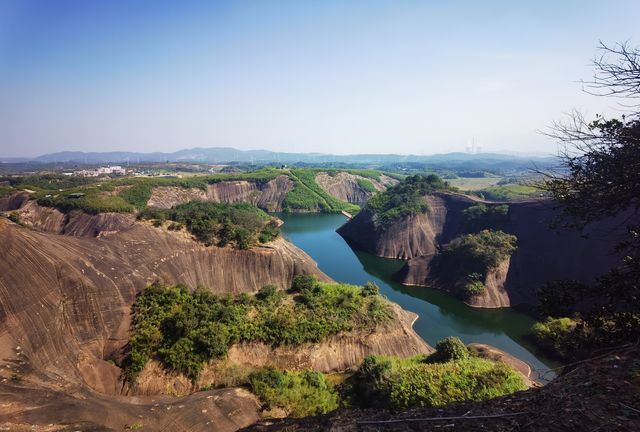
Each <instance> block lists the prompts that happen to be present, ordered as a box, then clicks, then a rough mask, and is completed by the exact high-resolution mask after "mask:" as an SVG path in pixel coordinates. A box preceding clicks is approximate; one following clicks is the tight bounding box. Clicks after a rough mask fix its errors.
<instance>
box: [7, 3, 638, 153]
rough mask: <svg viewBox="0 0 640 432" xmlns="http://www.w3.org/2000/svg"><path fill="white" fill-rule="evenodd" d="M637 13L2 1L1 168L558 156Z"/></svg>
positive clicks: (579, 7) (623, 6)
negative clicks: (85, 155)
mask: <svg viewBox="0 0 640 432" xmlns="http://www.w3.org/2000/svg"><path fill="white" fill-rule="evenodd" d="M639 23H640V2H639V1H638V0H629V1H622V0H621V1H607V2H602V1H587V0H579V1H562V0H555V1H540V0H538V1H528V2H525V1H488V0H485V1H455V2H454V1H444V0H442V1H439V2H436V1H427V0H423V1H375V0H364V1H346V0H345V1H335V2H334V1H327V0H322V1H304V0H297V1H266V0H260V1H239V0H238V1H229V2H214V1H211V0H210V1H202V2H187V1H172V2H162V1H160V0H153V1H142V0H131V1H127V2H125V1H115V0H109V1H102V0H81V1H80V0H78V1H66V0H56V1H52V0H41V1H29V0H15V1H14V0H0V156H33V155H38V154H42V153H48V152H54V151H61V150H85V151H109V150H132V151H173V150H177V149H181V148H188V147H196V146H207V147H212V146H231V147H236V148H240V149H258V148H264V149H269V150H276V151H296V152H307V151H319V152H326V153H339V154H344V153H363V152H371V153H416V154H430V153H439V152H448V151H464V149H465V148H466V147H467V146H468V145H469V143H470V141H471V139H472V138H474V137H475V140H476V142H477V143H478V144H480V145H482V146H483V148H484V150H485V151H497V150H510V151H517V152H554V150H555V144H554V143H553V142H551V141H549V140H548V139H546V138H545V137H542V136H540V135H539V134H538V133H536V130H537V129H542V128H544V127H545V126H546V125H548V124H549V123H550V122H551V121H552V120H554V119H558V118H560V117H561V116H562V114H563V113H564V112H567V111H569V110H571V109H572V108H578V109H581V110H582V111H584V112H586V113H587V114H594V113H596V112H602V111H604V110H606V109H611V108H612V107H615V106H616V101H614V100H608V99H603V98H595V97H593V96H588V95H586V94H583V93H582V92H581V85H580V84H579V83H577V81H579V80H580V79H589V78H590V77H591V75H592V73H593V70H592V67H591V65H590V60H591V59H592V58H593V57H594V55H595V54H596V50H595V47H596V46H597V44H598V40H599V39H602V40H603V41H605V42H609V43H611V42H616V41H624V40H631V42H632V44H633V43H635V44H638V45H640V35H639V34H638V32H639V31H640V25H639Z"/></svg>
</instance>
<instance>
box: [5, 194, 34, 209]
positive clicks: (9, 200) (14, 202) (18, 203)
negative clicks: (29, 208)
mask: <svg viewBox="0 0 640 432" xmlns="http://www.w3.org/2000/svg"><path fill="white" fill-rule="evenodd" d="M27 201H29V193H28V192H16V193H14V194H12V195H9V196H6V197H4V198H0V211H11V210H17V209H19V208H20V207H22V206H23V205H24V204H25V203H26V202H27Z"/></svg>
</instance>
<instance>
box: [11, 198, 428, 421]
mask: <svg viewBox="0 0 640 432" xmlns="http://www.w3.org/2000/svg"><path fill="white" fill-rule="evenodd" d="M56 212H57V210H54V209H47V208H42V207H39V206H37V204H35V203H33V204H29V207H27V208H25V209H24V216H25V218H26V219H28V220H29V223H30V224H31V225H32V226H33V227H34V229H30V228H27V227H21V226H19V225H16V224H14V223H12V222H10V221H9V220H7V219H4V218H0V244H2V245H3V247H2V249H0V391H1V392H2V393H3V398H4V399H5V400H6V401H7V403H6V404H4V405H1V406H0V424H2V422H3V421H9V422H10V424H11V425H12V427H13V426H16V425H20V424H22V423H25V424H26V423H34V424H49V423H53V424H57V423H58V422H65V421H66V420H68V419H73V420H74V421H77V422H82V424H86V425H88V426H87V427H90V428H93V427H94V426H95V427H98V428H99V427H109V428H115V429H117V430H121V429H123V428H124V427H125V425H127V424H128V425H131V424H134V423H135V422H136V418H137V419H139V421H140V423H141V424H142V425H144V426H145V428H146V427H147V426H150V427H151V430H154V429H153V428H156V427H157V428H161V427H169V428H173V427H176V428H177V429H178V430H182V429H183V428H184V429H188V430H210V429H209V428H211V427H213V430H222V431H226V430H235V429H237V428H239V427H242V426H245V425H247V424H249V423H251V422H253V421H255V420H256V419H257V416H258V414H257V413H258V409H259V407H258V404H257V402H256V400H255V398H254V397H253V396H251V395H248V394H246V393H243V392H242V391H240V390H233V389H229V390H216V391H213V392H202V393H198V394H193V395H191V396H188V397H186V398H182V399H175V398H168V397H167V396H154V397H153V398H148V397H147V398H145V397H144V396H143V395H145V394H159V393H165V394H173V395H175V394H184V395H186V394H188V393H189V392H191V391H193V390H194V389H195V388H196V387H193V386H192V385H191V383H189V382H188V380H187V382H183V383H182V384H181V382H180V381H179V380H178V381H176V379H179V377H178V378H176V377H170V379H169V378H167V377H166V376H165V375H166V372H165V371H163V370H158V369H156V370H155V372H153V369H152V375H151V377H152V378H153V379H151V380H148V381H147V382H146V384H145V385H146V387H145V385H140V386H138V387H135V388H128V387H127V386H124V387H123V383H122V381H121V378H120V373H121V371H120V369H119V368H117V367H116V366H115V365H114V364H113V363H112V362H110V361H108V360H110V359H117V358H119V357H120V356H121V355H122V350H123V347H124V345H125V344H126V342H127V339H128V332H129V327H130V319H131V306H132V304H133V303H134V301H135V296H136V294H137V293H139V292H140V290H142V289H143V288H144V287H145V286H147V285H148V284H149V283H150V282H153V281H154V280H158V279H159V280H162V281H164V282H165V283H169V284H173V283H178V282H180V283H185V284H187V285H188V286H190V287H192V288H195V287H196V286H206V287H209V288H210V289H211V290H213V291H214V292H216V293H241V292H251V291H256V290H257V289H259V288H260V287H262V286H264V285H266V284H273V285H276V286H280V287H289V286H290V285H291V282H292V280H293V277H294V276H295V275H297V274H315V275H317V276H318V277H319V278H320V279H321V280H326V281H328V280H329V278H328V277H327V276H325V275H324V274H322V273H321V272H320V271H319V270H318V268H317V266H316V265H315V263H314V262H313V261H312V260H311V258H310V257H309V256H307V255H306V254H305V253H304V252H303V251H301V250H300V249H298V248H296V247H295V246H294V245H293V244H291V243H289V242H287V241H286V240H284V239H282V238H279V239H277V240H276V241H273V242H271V243H269V244H266V245H263V246H261V247H255V248H252V249H249V250H244V251H243V250H237V249H233V248H230V247H226V248H216V247H205V246H203V245H201V244H200V243H197V242H195V241H193V240H191V239H190V237H189V236H187V235H185V233H184V232H171V231H167V230H164V229H162V228H154V227H153V226H151V225H150V224H147V223H142V222H136V221H134V220H133V218H132V216H131V215H119V214H112V215H109V214H104V215H96V216H90V215H84V214H70V215H67V216H64V215H62V214H58V213H56ZM96 232H97V235H96ZM61 234H71V235H61ZM396 310H397V314H398V316H399V317H400V320H399V321H398V323H394V324H390V327H388V328H385V329H381V331H379V332H374V333H372V334H367V335H343V336H340V337H336V338H335V340H331V341H329V342H327V343H324V344H318V345H314V346H309V347H304V348H302V349H301V350H287V349H272V348H270V347H266V346H259V345H255V346H243V347H235V348H233V349H232V353H233V358H234V359H236V360H237V361H238V363H239V364H254V365H259V364H261V362H262V364H274V365H276V364H278V365H282V366H285V367H291V363H290V362H291V361H292V359H297V360H296V361H297V362H298V363H297V364H298V365H299V367H303V366H304V365H308V364H310V365H313V366H317V367H318V368H320V369H323V370H332V369H342V368H346V367H350V366H353V365H355V364H357V363H358V362H359V361H360V360H361V359H362V358H363V357H364V355H366V354H367V353H377V352H380V353H386V354H393V355H412V354H414V353H418V352H425V351H428V350H429V347H428V346H427V345H426V344H425V343H424V342H423V341H422V340H421V339H420V338H419V337H418V336H417V335H416V334H415V333H414V332H413V330H412V329H411V325H410V323H411V321H412V320H413V315H412V314H409V313H408V312H404V311H402V310H400V309H399V308H397V309H396ZM262 355H265V356H268V358H262V357H261V356H262ZM152 366H153V364H151V367H152ZM154 374H155V375H154ZM205 377H206V375H205ZM168 384H170V385H168ZM123 392H124V394H127V395H129V396H126V397H125V396H122V394H123ZM131 395H137V396H131ZM169 410H172V411H173V413H171V412H169ZM108 412H118V413H121V415H120V416H108V415H106V414H105V413H108ZM176 412H177V413H180V414H179V415H178V417H177V418H175V416H176ZM65 415H66V417H65ZM172 417H173V420H172ZM207 425H208V426H207ZM16 427H17V426H16Z"/></svg>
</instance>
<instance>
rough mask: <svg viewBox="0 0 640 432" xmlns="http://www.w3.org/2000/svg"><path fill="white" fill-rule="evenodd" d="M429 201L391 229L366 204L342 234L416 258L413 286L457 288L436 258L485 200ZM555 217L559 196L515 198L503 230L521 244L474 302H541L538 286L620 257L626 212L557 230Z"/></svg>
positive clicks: (592, 271) (443, 197)
mask: <svg viewBox="0 0 640 432" xmlns="http://www.w3.org/2000/svg"><path fill="white" fill-rule="evenodd" d="M425 199H427V200H428V203H429V209H427V210H426V211H425V212H423V213H420V214H417V215H412V216H408V217H404V218H402V219H400V220H398V221H397V222H395V223H393V224H392V225H390V226H389V227H387V228H385V229H380V228H378V227H376V225H375V224H374V221H373V217H372V214H371V213H370V212H368V211H366V210H365V211H362V212H361V213H360V214H358V215H357V216H356V217H355V218H354V219H353V220H352V221H350V222H347V223H346V224H345V225H343V226H342V227H340V228H339V229H338V233H339V234H340V235H341V236H342V237H344V238H345V240H346V241H347V242H348V243H349V244H350V245H352V246H353V247H354V248H357V249H361V250H365V251H367V252H370V253H373V254H375V255H378V256H383V257H390V258H400V259H408V262H407V265H406V266H405V268H404V269H403V270H402V271H401V272H400V273H399V275H398V277H399V279H400V280H401V281H402V283H404V284H406V285H418V286H436V287H440V288H444V289H451V287H448V286H446V285H443V284H442V283H439V280H440V279H442V275H440V274H438V273H437V272H434V268H433V266H432V265H431V264H432V260H433V258H434V257H435V256H436V255H437V253H438V251H439V250H440V249H441V248H442V246H443V245H445V244H446V243H448V242H450V241H451V240H453V239H454V238H455V237H456V236H458V235H460V234H462V233H464V232H465V231H464V226H463V225H462V221H463V218H462V211H463V210H464V209H466V208H468V207H470V206H472V205H475V204H477V202H478V201H477V200H474V199H471V198H469V197H465V196H462V195H458V194H449V193H439V194H436V195H435V196H431V197H426V198H425ZM487 205H491V204H487ZM555 216H557V210H556V209H555V206H554V204H553V202H551V201H534V202H522V203H511V204H509V212H508V217H507V219H506V221H505V223H504V224H503V226H501V227H500V229H502V230H503V231H505V232H507V233H509V234H513V235H515V236H516V237H517V250H516V251H515V252H514V253H513V255H512V256H511V258H510V260H509V262H508V264H505V265H503V266H501V267H499V268H498V269H496V270H495V271H491V272H489V274H487V278H486V280H485V283H486V287H487V290H486V292H485V293H484V294H483V295H482V296H478V297H476V298H473V299H470V300H469V304H470V305H472V306H477V307H504V306H513V305H518V304H535V303H536V297H535V292H536V290H537V289H538V288H539V287H540V286H542V285H543V284H544V283H545V282H547V281H551V280H556V279H574V280H578V281H584V282H590V281H591V280H593V278H594V277H596V276H598V275H600V274H602V273H604V272H606V271H607V270H608V269H609V268H611V266H612V265H614V264H615V263H616V262H617V260H618V257H617V256H616V255H615V254H614V253H612V251H613V250H614V246H615V244H616V243H618V241H619V240H620V239H621V238H622V237H620V235H621V234H622V230H623V229H624V226H625V225H624V218H625V216H624V215H623V216H620V217H618V218H615V219H610V220H607V221H603V222H599V223H596V224H593V225H591V226H589V227H587V229H586V230H585V231H584V232H582V233H579V232H574V231H567V230H562V231H558V230H554V229H551V228H550V227H549V224H550V222H551V221H552V220H553V219H554V217H555ZM505 266H507V267H505Z"/></svg>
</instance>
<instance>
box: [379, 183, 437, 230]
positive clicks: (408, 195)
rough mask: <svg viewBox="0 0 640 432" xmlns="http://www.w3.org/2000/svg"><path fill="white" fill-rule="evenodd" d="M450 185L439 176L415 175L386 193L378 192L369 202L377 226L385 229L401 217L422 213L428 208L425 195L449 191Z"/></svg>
mask: <svg viewBox="0 0 640 432" xmlns="http://www.w3.org/2000/svg"><path fill="white" fill-rule="evenodd" d="M448 188H449V184H448V183H447V182H445V181H443V180H442V179H441V178H440V177H438V176H437V175H434V174H431V175H428V176H421V175H414V176H410V177H407V178H406V179H404V180H403V181H402V182H400V183H399V184H397V185H395V186H392V187H390V188H389V189H387V190H386V191H384V192H378V193H376V194H375V195H374V196H372V197H371V198H369V201H368V202H367V208H368V209H369V210H371V211H372V212H373V213H374V220H375V223H376V225H378V226H381V227H384V226H387V225H389V224H390V223H392V222H393V221H395V220H397V219H398V218H400V217H403V216H408V215H412V214H416V213H420V212H422V211H424V210H426V209H427V208H428V204H427V203H426V201H425V200H424V198H423V197H424V195H427V194H430V193H433V192H435V191H438V190H443V189H448Z"/></svg>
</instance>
